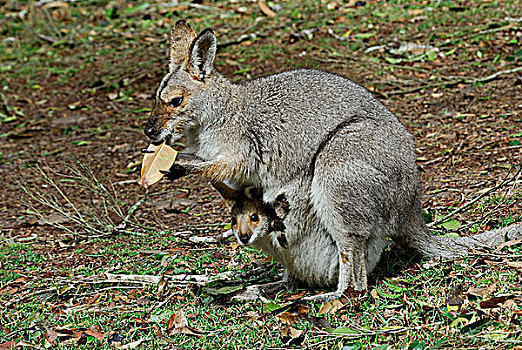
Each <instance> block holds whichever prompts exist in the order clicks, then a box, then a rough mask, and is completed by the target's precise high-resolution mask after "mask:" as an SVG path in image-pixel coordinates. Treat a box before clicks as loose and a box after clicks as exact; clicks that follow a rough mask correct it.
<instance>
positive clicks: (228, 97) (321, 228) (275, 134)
mask: <svg viewBox="0 0 522 350" xmlns="http://www.w3.org/2000/svg"><path fill="white" fill-rule="evenodd" d="M216 49H217V40H216V36H215V35H214V33H213V32H212V30H210V29H205V30H204V31H203V32H201V34H199V35H197V36H196V33H195V32H194V31H193V29H192V28H191V27H190V26H189V25H188V24H187V23H186V22H185V21H184V20H181V21H178V22H177V23H176V24H175V26H174V27H173V29H172V32H171V37H170V63H169V72H168V73H167V75H166V76H165V77H164V78H163V80H162V81H161V83H160V85H159V88H158V90H157V93H156V103H155V106H154V108H153V111H152V113H151V116H150V118H149V120H148V122H147V125H146V127H145V134H146V135H147V136H148V137H149V138H151V139H152V140H153V141H157V142H159V141H162V140H167V142H168V143H170V144H172V143H174V142H176V141H177V140H179V139H181V138H183V137H185V145H186V149H185V152H186V153H189V154H191V155H194V156H195V157H197V158H200V159H202V160H203V161H197V160H195V161H186V162H181V161H180V164H179V166H182V167H183V168H184V170H183V171H182V172H180V175H183V174H184V173H185V172H197V173H201V174H202V175H203V176H206V177H207V178H209V179H211V180H212V181H223V180H226V181H227V182H229V183H234V184H235V185H237V186H238V188H246V187H249V186H254V187H256V188H259V189H260V190H261V192H262V193H263V201H264V202H265V203H269V204H270V203H273V202H274V201H275V199H276V198H277V197H278V196H279V195H280V194H284V195H285V196H286V198H287V200H288V203H289V207H290V210H289V212H288V215H287V217H286V218H285V220H284V224H285V226H286V239H287V241H288V248H287V249H284V248H282V247H280V245H278V244H277V245H276V244H275V242H274V241H273V240H268V239H264V240H260V242H259V247H260V248H261V249H263V250H265V251H267V252H268V253H269V254H271V255H272V256H273V257H274V258H275V259H277V260H279V261H280V262H281V263H282V264H283V265H284V266H285V267H286V270H287V274H288V275H289V276H292V277H295V278H296V279H298V280H300V281H303V282H306V283H307V284H310V285H317V286H336V291H335V292H332V293H326V294H322V295H321V296H319V297H318V298H320V299H322V300H327V299H332V298H335V297H338V296H339V295H341V294H342V293H343V291H344V290H346V289H347V288H348V287H353V288H355V289H359V290H364V289H366V288H367V274H368V273H369V272H371V270H372V269H373V268H374V267H375V265H376V264H377V262H378V259H379V257H380V254H381V252H382V250H383V249H384V247H385V245H386V242H387V239H393V240H394V241H395V242H396V243H398V244H399V245H401V246H404V247H407V248H411V249H414V250H416V251H417V252H419V253H420V254H421V255H422V256H425V257H433V256H440V257H453V256H455V255H458V254H459V253H460V252H459V251H455V250H454V249H450V248H452V245H453V244H457V243H460V242H462V243H463V244H464V246H469V244H468V243H469V242H468V240H469V238H467V237H463V238H461V239H456V240H453V241H451V242H452V243H451V244H447V240H444V239H442V238H439V237H435V236H432V235H430V233H429V231H428V229H427V227H426V225H425V224H424V220H423V217H422V212H421V207H420V200H419V196H420V193H419V192H420V190H419V177H418V174H417V167H416V164H415V154H414V147H413V140H412V137H411V135H410V134H409V133H408V131H407V130H406V129H405V128H404V127H403V126H402V125H401V123H400V122H399V121H398V119H397V118H396V117H395V115H393V114H392V113H391V112H390V111H389V110H388V109H386V107H384V106H383V105H382V104H381V103H380V102H379V101H377V100H376V99H375V98H374V97H373V96H372V95H371V93H370V92H368V91H367V90H366V89H364V88H362V87H361V86H359V85H357V84H355V83H354V82H352V81H350V80H348V79H346V78H343V77H341V76H338V75H335V74H331V73H327V72H322V71H316V70H296V71H289V72H285V73H281V74H276V75H271V76H268V77H265V78H261V79H257V80H252V81H249V82H246V83H244V84H240V85H234V84H232V83H230V82H229V81H228V80H227V79H225V78H224V77H223V76H221V75H220V74H219V73H218V72H216V71H215V69H214V66H213V62H214V58H215V54H216ZM174 170H179V169H178V168H176V169H173V173H174ZM508 231H509V232H508ZM504 234H505V235H507V236H508V238H513V237H515V236H517V235H521V234H522V226H521V225H518V226H514V227H511V228H508V229H504V230H499V231H494V232H488V233H487V234H483V235H478V236H476V237H475V238H476V239H478V240H479V241H478V242H480V241H481V240H484V241H485V242H486V243H489V242H488V241H489V240H490V239H492V238H491V237H493V236H494V237H495V239H497V238H499V239H500V240H503V239H504Z"/></svg>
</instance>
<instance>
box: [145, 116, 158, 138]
mask: <svg viewBox="0 0 522 350" xmlns="http://www.w3.org/2000/svg"><path fill="white" fill-rule="evenodd" d="M145 135H146V136H147V137H148V138H149V139H151V140H153V141H157V138H158V136H159V131H158V129H157V128H156V125H155V123H154V120H153V118H152V117H151V118H149V120H147V124H145Z"/></svg>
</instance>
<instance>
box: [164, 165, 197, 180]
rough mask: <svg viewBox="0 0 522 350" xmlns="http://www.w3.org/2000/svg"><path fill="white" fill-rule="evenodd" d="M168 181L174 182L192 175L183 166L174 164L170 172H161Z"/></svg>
mask: <svg viewBox="0 0 522 350" xmlns="http://www.w3.org/2000/svg"><path fill="white" fill-rule="evenodd" d="M160 172H161V173H162V174H164V175H165V177H166V178H167V179H168V180H171V181H174V180H177V179H179V178H182V177H183V176H187V175H188V174H190V171H189V170H188V169H187V168H185V167H184V166H182V165H179V164H176V163H174V164H173V165H172V166H171V167H170V169H169V170H160Z"/></svg>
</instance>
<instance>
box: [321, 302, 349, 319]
mask: <svg viewBox="0 0 522 350" xmlns="http://www.w3.org/2000/svg"><path fill="white" fill-rule="evenodd" d="M343 306H344V304H343V303H342V302H341V301H340V300H332V301H330V302H328V303H325V304H323V305H322V306H321V308H320V309H319V312H318V313H317V316H320V315H326V314H334V313H335V312H336V311H337V310H339V309H340V308H342V307H343Z"/></svg>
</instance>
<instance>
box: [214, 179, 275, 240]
mask: <svg viewBox="0 0 522 350" xmlns="http://www.w3.org/2000/svg"><path fill="white" fill-rule="evenodd" d="M212 185H213V186H214V188H216V189H217V190H218V192H219V193H220V194H221V196H222V197H223V200H224V202H225V205H226V206H227V208H228V209H229V210H230V213H231V215H232V231H233V232H234V235H235V236H236V238H237V241H238V242H239V243H241V244H242V245H251V244H252V243H254V242H255V241H256V240H257V239H259V238H261V237H264V236H266V235H268V234H269V233H270V232H271V231H272V226H271V221H272V215H271V214H272V213H271V210H270V207H268V206H267V205H265V204H264V203H263V201H262V199H261V194H260V193H259V191H257V190H256V189H255V188H253V187H247V188H246V189H244V190H240V191H236V190H234V189H232V188H230V187H228V186H227V185H225V184H224V183H222V182H213V183H212Z"/></svg>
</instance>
